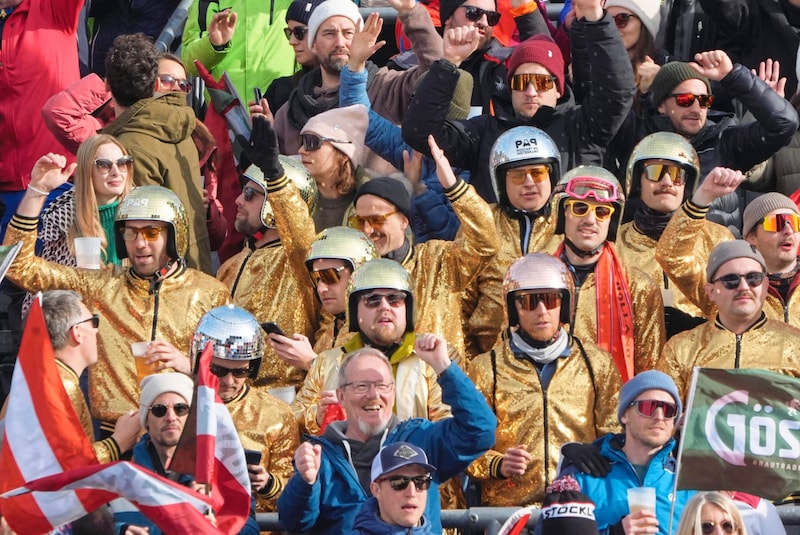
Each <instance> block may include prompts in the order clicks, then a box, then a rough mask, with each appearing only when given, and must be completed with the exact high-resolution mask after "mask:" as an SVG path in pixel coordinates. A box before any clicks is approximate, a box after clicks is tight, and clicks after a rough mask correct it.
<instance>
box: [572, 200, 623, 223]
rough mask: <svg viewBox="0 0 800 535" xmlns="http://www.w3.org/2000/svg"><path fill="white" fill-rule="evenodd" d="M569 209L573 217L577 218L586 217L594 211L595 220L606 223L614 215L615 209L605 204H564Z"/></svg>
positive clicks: (576, 202)
mask: <svg viewBox="0 0 800 535" xmlns="http://www.w3.org/2000/svg"><path fill="white" fill-rule="evenodd" d="M564 205H565V206H566V207H567V208H569V211H570V212H572V215H574V216H576V217H586V216H587V215H589V211H590V210H593V211H594V218H595V219H597V220H598V221H606V220H608V219H609V218H611V216H612V215H613V214H614V207H613V206H608V205H605V204H594V203H590V202H586V201H575V200H569V201H567V202H565V203H564Z"/></svg>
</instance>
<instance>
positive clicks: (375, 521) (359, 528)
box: [350, 490, 434, 535]
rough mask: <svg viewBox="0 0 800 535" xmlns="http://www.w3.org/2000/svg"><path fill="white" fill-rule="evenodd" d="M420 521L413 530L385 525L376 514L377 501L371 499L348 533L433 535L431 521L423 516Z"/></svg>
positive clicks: (359, 513)
mask: <svg viewBox="0 0 800 535" xmlns="http://www.w3.org/2000/svg"><path fill="white" fill-rule="evenodd" d="M428 492H430V490H429V491H428ZM422 519H423V522H422V525H421V526H417V527H414V528H404V527H400V526H397V525H394V524H387V523H386V522H384V521H383V520H381V518H380V515H379V514H378V500H377V499H375V498H374V497H373V498H370V499H368V500H367V501H366V502H365V503H364V505H363V506H362V507H361V510H360V511H359V512H358V516H357V517H356V522H355V524H353V530H352V531H351V532H350V533H351V534H355V535H433V533H434V532H433V530H432V529H431V521H430V520H428V519H427V518H425V515H423V516H422Z"/></svg>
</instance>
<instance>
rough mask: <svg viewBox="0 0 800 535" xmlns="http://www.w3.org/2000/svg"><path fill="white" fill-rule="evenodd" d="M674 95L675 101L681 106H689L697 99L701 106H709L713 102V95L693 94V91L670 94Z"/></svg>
mask: <svg viewBox="0 0 800 535" xmlns="http://www.w3.org/2000/svg"><path fill="white" fill-rule="evenodd" d="M670 96H671V97H675V103H676V104H677V105H678V106H680V107H681V108H689V107H691V106H692V104H694V101H695V100H697V103H698V104H700V107H701V108H710V107H711V104H713V103H714V95H695V94H694V93H673V94H671V95H670Z"/></svg>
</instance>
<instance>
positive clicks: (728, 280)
mask: <svg viewBox="0 0 800 535" xmlns="http://www.w3.org/2000/svg"><path fill="white" fill-rule="evenodd" d="M764 277H766V274H764V273H763V272H761V271H751V272H750V273H745V274H744V275H740V274H739V273H730V274H728V275H723V276H721V277H718V278H716V279H714V280H713V281H711V282H712V283H714V282H719V283H720V284H722V286H723V287H724V288H725V289H726V290H735V289H736V288H738V287H739V284H740V281H741V280H742V279H744V281H745V282H746V283H747V285H748V286H749V287H750V288H755V287H756V286H758V285H760V284H761V283H762V282H764Z"/></svg>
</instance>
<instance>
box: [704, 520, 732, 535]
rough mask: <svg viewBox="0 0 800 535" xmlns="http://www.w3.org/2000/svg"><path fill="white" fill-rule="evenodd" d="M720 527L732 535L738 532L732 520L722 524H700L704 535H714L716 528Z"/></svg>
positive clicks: (724, 521)
mask: <svg viewBox="0 0 800 535" xmlns="http://www.w3.org/2000/svg"><path fill="white" fill-rule="evenodd" d="M716 526H719V527H720V528H722V531H724V532H725V533H727V534H728V535H730V534H731V533H733V532H734V531H735V530H736V524H734V523H733V522H731V521H730V520H723V521H722V522H701V523H700V531H702V532H703V535H711V534H712V533H714V528H715V527H716Z"/></svg>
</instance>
